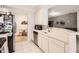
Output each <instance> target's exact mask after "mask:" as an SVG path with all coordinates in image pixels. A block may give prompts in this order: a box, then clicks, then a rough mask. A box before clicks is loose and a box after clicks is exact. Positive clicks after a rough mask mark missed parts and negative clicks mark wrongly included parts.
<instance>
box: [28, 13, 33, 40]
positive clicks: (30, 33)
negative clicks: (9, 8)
mask: <svg viewBox="0 0 79 59" xmlns="http://www.w3.org/2000/svg"><path fill="white" fill-rule="evenodd" d="M33 30H34V13H32V12H31V13H29V14H28V40H33Z"/></svg>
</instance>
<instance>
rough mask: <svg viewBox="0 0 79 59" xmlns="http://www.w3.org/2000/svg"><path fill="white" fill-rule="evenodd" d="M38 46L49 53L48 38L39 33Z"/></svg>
mask: <svg viewBox="0 0 79 59" xmlns="http://www.w3.org/2000/svg"><path fill="white" fill-rule="evenodd" d="M38 46H39V47H40V48H41V49H42V50H43V51H44V52H45V53H48V39H47V38H46V37H44V36H42V35H38Z"/></svg>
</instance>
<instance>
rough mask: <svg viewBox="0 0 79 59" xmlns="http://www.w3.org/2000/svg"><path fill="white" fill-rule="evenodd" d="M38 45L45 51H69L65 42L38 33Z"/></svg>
mask: <svg viewBox="0 0 79 59" xmlns="http://www.w3.org/2000/svg"><path fill="white" fill-rule="evenodd" d="M38 46H39V47H40V48H41V49H42V50H43V51H44V52H45V53H65V52H66V51H67V48H66V45H65V43H64V42H61V41H59V40H57V39H55V38H49V37H47V36H45V35H42V34H39V35H38Z"/></svg>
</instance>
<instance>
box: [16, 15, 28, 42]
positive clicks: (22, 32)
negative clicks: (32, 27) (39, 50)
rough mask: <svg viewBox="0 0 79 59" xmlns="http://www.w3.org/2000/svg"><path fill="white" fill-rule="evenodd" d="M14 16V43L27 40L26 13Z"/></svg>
mask: <svg viewBox="0 0 79 59" xmlns="http://www.w3.org/2000/svg"><path fill="white" fill-rule="evenodd" d="M15 18H16V28H17V29H16V34H15V43H20V42H24V41H27V40H28V35H27V34H28V22H27V16H26V15H15Z"/></svg>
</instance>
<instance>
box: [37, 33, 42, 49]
mask: <svg viewBox="0 0 79 59" xmlns="http://www.w3.org/2000/svg"><path fill="white" fill-rule="evenodd" d="M41 40H42V38H41V36H40V34H38V46H39V47H40V48H41V47H42V41H41Z"/></svg>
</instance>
